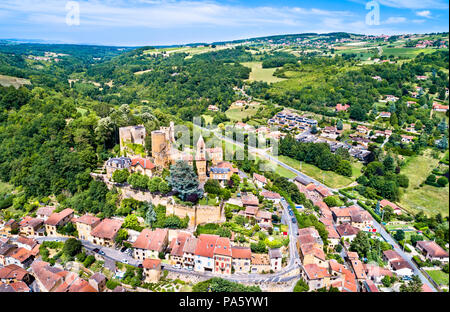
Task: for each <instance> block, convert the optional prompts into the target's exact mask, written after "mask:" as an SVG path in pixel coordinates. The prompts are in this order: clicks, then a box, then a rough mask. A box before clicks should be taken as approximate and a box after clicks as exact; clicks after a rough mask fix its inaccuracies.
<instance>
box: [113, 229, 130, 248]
mask: <svg viewBox="0 0 450 312" xmlns="http://www.w3.org/2000/svg"><path fill="white" fill-rule="evenodd" d="M127 238H128V231H127V230H125V229H120V230H119V231H117V235H116V239H115V242H116V244H117V245H119V246H120V245H122V244H123V241H124V240H126V239H127Z"/></svg>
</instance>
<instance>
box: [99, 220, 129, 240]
mask: <svg viewBox="0 0 450 312" xmlns="http://www.w3.org/2000/svg"><path fill="white" fill-rule="evenodd" d="M122 223H123V222H122V221H120V220H116V219H103V220H102V221H101V222H100V223H99V224H98V225H97V226H96V227H95V228H94V229H93V230H92V231H91V235H92V236H95V237H99V238H106V239H113V238H114V237H116V235H117V232H118V231H119V229H120V227H121V226H122Z"/></svg>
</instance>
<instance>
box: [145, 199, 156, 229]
mask: <svg viewBox="0 0 450 312" xmlns="http://www.w3.org/2000/svg"><path fill="white" fill-rule="evenodd" d="M155 221H156V212H155V209H154V208H153V205H152V204H149V207H148V208H147V211H146V212H145V223H147V224H148V225H150V226H151V227H153V223H154V222H155Z"/></svg>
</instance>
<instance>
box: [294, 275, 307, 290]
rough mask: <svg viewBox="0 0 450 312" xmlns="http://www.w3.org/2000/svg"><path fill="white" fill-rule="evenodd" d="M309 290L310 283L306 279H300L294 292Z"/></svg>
mask: <svg viewBox="0 0 450 312" xmlns="http://www.w3.org/2000/svg"><path fill="white" fill-rule="evenodd" d="M307 291H309V285H308V283H306V281H305V280H304V279H302V278H301V279H299V280H298V282H297V283H296V284H295V286H294V292H307Z"/></svg>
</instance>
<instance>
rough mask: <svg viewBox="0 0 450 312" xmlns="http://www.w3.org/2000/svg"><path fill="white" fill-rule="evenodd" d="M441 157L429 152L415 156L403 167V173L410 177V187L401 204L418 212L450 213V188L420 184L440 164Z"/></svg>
mask: <svg viewBox="0 0 450 312" xmlns="http://www.w3.org/2000/svg"><path fill="white" fill-rule="evenodd" d="M438 163H439V159H434V158H433V157H431V156H430V155H429V153H424V155H421V156H414V157H412V158H410V159H409V160H408V163H407V165H406V166H405V167H404V168H402V173H403V174H405V175H407V176H408V178H409V187H408V189H407V190H406V191H405V193H404V194H403V196H402V198H401V200H400V206H401V207H403V208H405V210H407V211H409V212H412V213H417V212H419V211H423V212H424V213H425V214H427V215H429V216H433V215H436V214H437V213H438V212H440V213H441V214H442V215H443V216H448V215H449V213H448V212H449V202H448V201H449V188H448V186H447V187H435V186H431V185H424V186H422V187H420V184H421V183H422V182H424V181H425V179H426V178H427V177H428V175H429V174H430V173H431V171H432V170H433V169H434V168H435V167H436V166H437V165H438Z"/></svg>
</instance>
